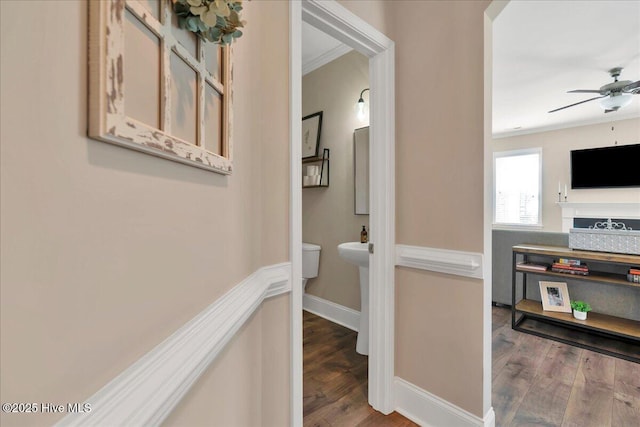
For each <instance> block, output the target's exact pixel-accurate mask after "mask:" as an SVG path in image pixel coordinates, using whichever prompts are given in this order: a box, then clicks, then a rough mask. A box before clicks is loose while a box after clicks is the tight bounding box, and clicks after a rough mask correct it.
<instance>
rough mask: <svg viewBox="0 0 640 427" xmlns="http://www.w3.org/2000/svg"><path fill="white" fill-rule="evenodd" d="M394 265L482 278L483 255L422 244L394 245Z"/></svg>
mask: <svg viewBox="0 0 640 427" xmlns="http://www.w3.org/2000/svg"><path fill="white" fill-rule="evenodd" d="M396 265H398V266H402V267H411V268H418V269H420V270H428V271H437V272H439V273H447V274H454V275H456V276H465V277H473V278H475V279H483V278H484V272H483V256H482V254H481V253H477V252H463V251H454V250H449V249H437V248H428V247H424V246H409V245H396Z"/></svg>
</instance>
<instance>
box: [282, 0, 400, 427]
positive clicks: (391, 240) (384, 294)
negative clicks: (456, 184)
mask: <svg viewBox="0 0 640 427" xmlns="http://www.w3.org/2000/svg"><path fill="white" fill-rule="evenodd" d="M303 20H304V21H305V22H307V23H309V24H311V25H313V26H314V27H316V28H318V29H320V30H322V31H323V32H325V33H327V34H329V35H330V36H332V37H334V38H335V39H337V40H339V41H341V42H343V43H345V44H346V45H348V46H350V47H352V48H353V49H355V50H356V51H358V52H360V53H362V54H363V55H365V56H367V57H368V58H369V80H370V88H371V91H370V100H371V103H370V115H369V118H370V165H371V167H370V168H369V170H370V172H369V182H370V192H371V193H370V198H369V200H370V212H371V213H370V217H369V225H370V232H369V237H370V241H371V243H373V244H374V247H375V250H374V253H373V254H372V255H370V256H369V266H370V275H369V286H370V299H369V301H370V302H369V304H370V305H369V307H370V315H369V331H370V338H369V404H370V405H371V406H373V408H374V409H376V410H378V411H380V412H382V413H384V414H388V413H391V412H392V411H393V410H394V399H393V379H394V304H395V301H394V298H395V285H394V275H395V87H394V84H395V82H394V80H395V58H394V49H395V48H394V43H393V41H391V40H390V39H389V38H387V37H386V36H385V35H384V34H382V33H381V32H380V31H378V30H376V29H375V28H374V27H373V26H371V25H369V24H368V23H366V22H365V21H364V20H362V19H361V18H359V17H358V16H356V15H354V14H353V13H352V12H350V11H348V10H347V9H345V8H344V7H343V6H341V5H340V4H338V3H337V2H336V1H333V0H331V1H327V0H324V1H320V0H302V1H301V2H298V1H291V2H290V3H289V48H290V56H289V67H290V68H289V72H290V74H289V77H290V83H289V84H290V93H289V96H290V99H289V105H290V112H289V117H290V138H289V139H290V153H291V158H290V163H291V175H290V177H291V183H290V186H291V187H290V192H291V193H290V234H289V235H290V239H291V240H290V250H291V253H290V258H291V264H292V267H291V268H292V271H291V274H292V276H291V277H293V278H295V279H294V280H293V284H294V285H293V286H292V291H291V425H293V426H302V285H301V281H302V188H301V182H300V176H301V174H302V164H301V159H302V156H301V153H300V135H301V122H302V102H301V97H302V63H301V25H302V21H303Z"/></svg>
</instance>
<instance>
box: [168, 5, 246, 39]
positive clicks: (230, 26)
mask: <svg viewBox="0 0 640 427" xmlns="http://www.w3.org/2000/svg"><path fill="white" fill-rule="evenodd" d="M172 1H173V11H174V12H175V13H176V15H178V26H179V27H180V28H182V29H185V30H188V31H191V32H193V33H196V34H197V35H198V36H199V37H200V38H201V39H203V40H206V41H210V42H212V43H217V44H221V45H228V44H230V43H231V42H233V40H234V39H237V38H239V37H240V36H242V31H240V30H239V29H238V28H243V27H244V26H245V24H246V21H243V20H241V19H240V12H241V11H242V0H233V1H227V0H172Z"/></svg>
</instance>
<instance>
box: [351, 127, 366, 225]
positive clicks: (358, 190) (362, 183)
mask: <svg viewBox="0 0 640 427" xmlns="http://www.w3.org/2000/svg"><path fill="white" fill-rule="evenodd" d="M353 177H354V195H355V197H354V198H355V214H356V215H369V126H367V127H363V128H360V129H356V130H355V131H354V132H353Z"/></svg>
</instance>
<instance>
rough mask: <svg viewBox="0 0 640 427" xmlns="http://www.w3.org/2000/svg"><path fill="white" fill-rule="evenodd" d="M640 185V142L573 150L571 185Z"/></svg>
mask: <svg viewBox="0 0 640 427" xmlns="http://www.w3.org/2000/svg"><path fill="white" fill-rule="evenodd" d="M616 187H640V144H632V145H616V146H613V147H601V148H589V149H586V150H573V151H571V188H574V189H576V188H616Z"/></svg>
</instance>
